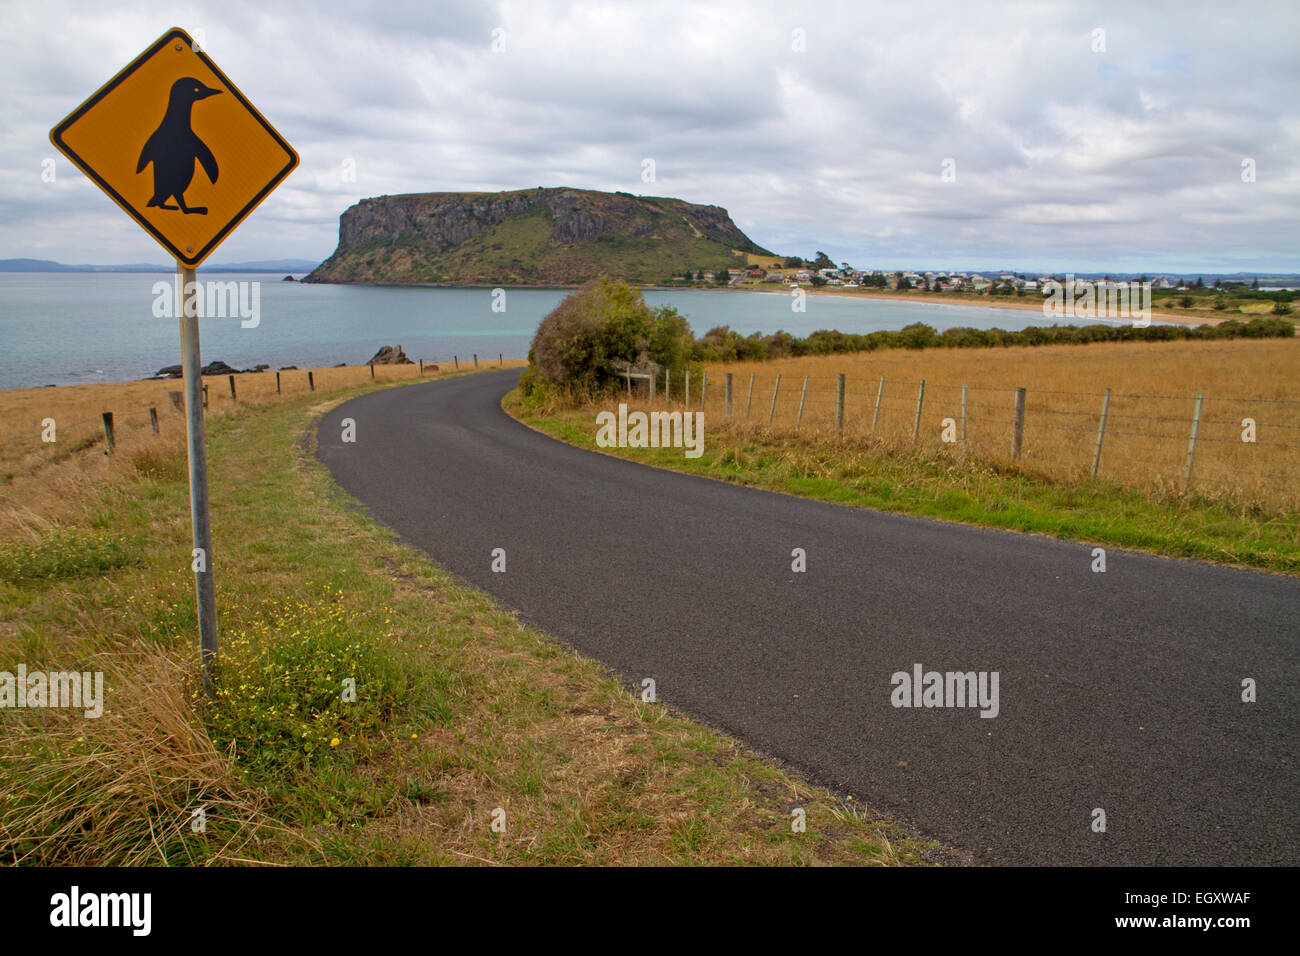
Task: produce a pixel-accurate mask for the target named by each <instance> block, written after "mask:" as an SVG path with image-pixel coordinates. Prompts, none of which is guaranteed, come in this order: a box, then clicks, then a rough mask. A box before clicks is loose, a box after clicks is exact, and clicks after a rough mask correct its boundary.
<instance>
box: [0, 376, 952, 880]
mask: <svg viewBox="0 0 1300 956" xmlns="http://www.w3.org/2000/svg"><path fill="white" fill-rule="evenodd" d="M377 387H388V386H377ZM369 390H371V389H370V388H368V387H361V388H353V389H349V390H347V391H345V392H342V393H340V394H339V395H337V396H335V397H331V398H328V399H323V397H322V396H321V395H319V394H315V395H311V394H309V395H303V396H299V397H296V398H291V399H287V400H285V401H284V402H283V403H282V404H276V405H267V406H260V407H258V406H253V407H249V408H247V409H241V410H238V411H232V412H231V413H230V414H228V415H224V416H221V417H220V418H215V419H212V420H210V421H209V462H210V477H211V491H212V507H213V539H214V560H215V565H214V567H215V576H216V584H217V597H218V613H219V617H220V627H221V640H222V658H221V661H220V664H219V668H218V673H217V681H218V688H219V691H218V696H217V698H216V700H215V701H214V702H212V703H210V704H209V703H205V702H204V701H203V700H202V699H201V697H200V696H199V695H198V694H197V693H196V687H195V677H196V675H195V666H194V665H195V663H196V658H197V653H196V649H195V647H194V645H195V644H196V630H197V629H196V621H195V613H194V602H193V590H192V588H193V583H192V575H191V573H190V541H189V515H188V497H187V488H186V484H185V477H184V468H183V467H182V466H183V461H184V447H183V444H182V443H181V442H180V440H179V436H178V437H177V439H175V440H173V441H171V442H170V443H169V444H167V445H165V446H163V447H161V448H159V449H156V450H155V451H154V452H153V453H152V454H151V455H149V456H147V457H142V458H140V460H139V461H138V462H137V463H136V466H135V468H134V470H133V473H129V474H123V475H117V476H115V477H114V478H113V479H112V480H111V481H108V482H105V483H104V484H103V485H102V486H100V487H97V488H95V489H94V491H93V493H87V495H86V496H85V500H84V501H78V502H77V503H76V504H75V505H70V508H72V510H70V511H69V513H68V514H66V515H64V516H62V518H61V520H60V521H59V523H58V525H57V527H56V528H55V529H53V530H51V531H50V532H49V533H48V535H47V536H45V537H41V538H40V539H39V540H31V538H30V537H28V538H26V539H15V540H13V541H9V542H6V543H5V545H4V547H5V548H6V550H5V552H4V555H3V559H2V560H0V567H3V568H4V569H5V570H4V573H3V574H0V671H7V672H9V673H10V674H12V673H15V672H16V670H17V667H18V665H19V664H24V665H25V666H26V668H27V669H28V671H29V672H31V671H38V670H50V671H72V670H76V671H88V672H94V671H102V672H103V674H104V682H105V683H104V714H103V716H102V717H100V718H98V719H94V718H87V717H85V716H84V715H83V714H82V712H81V711H80V710H72V709H66V708H59V709H55V708H49V709H15V708H13V707H11V706H7V707H5V708H3V709H0V860H2V861H3V862H4V863H8V864H45V865H51V864H82V865H118V864H137V865H138V864H195V865H211V864H231V863H258V864H353V865H365V864H444V863H469V864H475V863H478V864H740V863H757V864H823V863H847V864H868V865H881V864H904V863H920V862H925V861H927V860H933V859H936V858H938V856H939V855H941V854H944V855H946V852H945V851H943V850H941V848H939V847H936V846H934V845H932V844H923V843H921V842H919V841H917V840H916V839H914V838H913V837H911V836H909V835H908V834H906V833H905V832H903V831H902V829H901V828H900V827H898V826H897V825H895V824H893V823H891V822H890V821H888V820H885V819H883V818H880V817H879V816H878V815H876V814H874V813H872V812H871V811H869V810H867V809H866V808H862V807H858V806H857V805H856V804H854V803H853V802H852V801H850V800H840V799H838V798H837V797H835V796H833V795H831V794H830V793H828V792H826V791H824V790H821V789H818V788H815V787H811V786H809V785H808V784H806V783H804V782H803V781H801V780H799V779H798V778H797V777H795V776H793V775H791V774H789V773H786V772H784V771H783V770H781V769H778V768H776V767H775V766H773V765H772V764H770V763H768V762H766V761H764V760H762V759H759V758H758V757H757V756H755V755H754V754H752V753H749V752H747V751H746V750H744V748H742V747H741V746H740V745H739V744H738V743H737V742H735V741H734V740H731V739H729V738H727V737H725V736H723V735H721V734H719V733H716V732H714V731H712V730H710V729H708V728H705V727H703V726H701V725H699V724H696V723H694V722H692V721H689V720H687V719H684V718H682V717H680V716H677V715H675V714H673V713H671V712H669V711H668V710H666V709H665V708H664V707H662V706H660V705H658V704H648V703H643V702H642V701H641V700H640V699H639V698H638V697H636V696H634V695H633V694H632V693H630V692H629V690H628V689H627V688H625V687H624V686H623V685H622V684H621V683H620V682H619V681H617V680H616V679H614V678H613V677H611V676H610V675H609V674H608V673H607V672H606V671H605V670H604V669H603V668H602V667H601V666H600V665H598V664H597V663H595V662H593V661H590V660H587V659H584V658H581V657H579V656H577V655H575V654H574V653H572V652H571V651H570V650H568V649H566V648H564V647H562V646H560V645H558V644H556V643H555V642H553V641H551V640H549V639H547V638H546V636H545V635H543V634H540V633H538V632H537V631H535V630H532V629H530V628H528V627H526V626H525V625H523V624H521V623H520V622H519V621H518V620H517V619H516V617H515V616H513V615H512V614H509V613H507V612H505V611H503V610H502V609H501V608H499V607H498V606H496V605H495V604H494V603H493V602H492V601H491V599H489V598H488V597H487V596H485V595H483V594H482V593H480V592H477V591H475V590H473V589H470V588H467V587H464V586H462V585H460V584H458V583H457V582H456V581H455V580H454V579H453V578H452V577H451V576H450V575H448V574H446V573H445V572H443V571H441V570H440V569H439V568H437V567H436V566H434V565H433V564H432V563H431V562H429V561H428V560H426V559H425V558H423V557H422V556H420V555H419V554H418V553H416V552H414V551H413V550H411V549H409V548H407V547H405V546H403V545H401V544H399V543H398V542H396V541H394V540H393V538H392V535H391V534H388V533H386V532H384V531H383V530H382V529H378V528H377V527H376V526H375V525H374V524H373V523H372V522H371V521H370V520H369V519H368V518H367V517H366V516H365V515H364V514H362V513H361V512H360V511H359V510H357V509H355V508H353V507H351V506H350V502H349V500H348V499H347V498H346V497H345V496H344V495H343V494H342V493H341V492H340V491H339V490H338V489H337V488H336V487H335V486H334V484H333V483H332V481H331V480H330V478H329V475H328V473H327V471H326V470H325V469H324V467H323V466H321V465H320V464H319V463H318V462H317V461H316V459H315V458H314V456H313V455H312V454H311V450H310V448H309V447H306V446H307V445H310V441H307V442H306V443H304V441H303V440H302V438H303V433H304V428H305V427H306V426H307V425H308V424H309V422H310V421H312V420H313V419H314V418H315V417H316V416H317V415H319V414H320V413H321V412H322V411H323V410H325V409H326V408H328V407H330V406H331V405H333V404H335V403H336V402H338V401H342V400H343V399H345V398H348V397H353V396H355V395H357V394H361V393H363V392H365V391H369ZM350 688H354V689H355V695H354V699H353V694H352V692H351V690H350ZM797 809H802V810H803V811H804V812H805V813H806V820H807V830H806V832H802V833H796V832H793V831H792V826H791V822H792V811H795V810H797ZM494 820H496V821H498V822H503V823H504V830H503V832H498V831H499V830H500V827H498V828H497V829H494V828H493V826H492V824H493V822H494Z"/></svg>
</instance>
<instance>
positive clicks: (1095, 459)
mask: <svg viewBox="0 0 1300 956" xmlns="http://www.w3.org/2000/svg"><path fill="white" fill-rule="evenodd" d="M1108 415H1110V389H1106V397H1105V398H1103V399H1102V400H1101V421H1100V422H1098V423H1097V447H1096V448H1094V449H1093V450H1092V477H1094V478H1096V477H1097V469H1098V468H1100V467H1101V443H1102V441H1103V440H1104V439H1105V438H1106V418H1107V416H1108Z"/></svg>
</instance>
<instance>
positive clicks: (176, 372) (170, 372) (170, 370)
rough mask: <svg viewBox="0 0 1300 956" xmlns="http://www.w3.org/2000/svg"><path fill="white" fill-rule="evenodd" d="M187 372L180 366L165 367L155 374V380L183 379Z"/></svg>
mask: <svg viewBox="0 0 1300 956" xmlns="http://www.w3.org/2000/svg"><path fill="white" fill-rule="evenodd" d="M184 375H185V370H184V369H183V368H181V367H180V366H179V365H164V366H163V367H162V368H160V369H159V370H158V371H157V372H156V373H155V374H154V378H183V377H184Z"/></svg>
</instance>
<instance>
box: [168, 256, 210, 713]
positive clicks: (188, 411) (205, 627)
mask: <svg viewBox="0 0 1300 956" xmlns="http://www.w3.org/2000/svg"><path fill="white" fill-rule="evenodd" d="M197 271H198V270H196V269H191V268H189V267H188V266H185V265H182V264H180V263H177V264H176V281H177V288H176V294H177V299H178V302H177V308H176V314H177V315H179V316H180V321H181V368H182V370H183V372H184V375H185V437H186V441H187V445H188V447H187V451H188V457H189V463H190V528H191V530H192V532H193V540H194V552H193V556H194V561H193V563H192V565H191V567H192V568H193V569H194V595H195V598H196V600H197V602H198V611H199V657H200V660H201V661H202V666H203V693H204V694H205V695H207V696H209V697H210V696H212V665H213V664H214V663H215V661H216V659H217V589H216V585H215V583H214V581H213V577H212V521H211V518H210V513H209V511H208V448H207V439H206V437H205V434H204V428H203V363H202V361H201V360H200V358H199V316H198V303H197V301H196V299H197V296H198V280H197V278H196V275H197Z"/></svg>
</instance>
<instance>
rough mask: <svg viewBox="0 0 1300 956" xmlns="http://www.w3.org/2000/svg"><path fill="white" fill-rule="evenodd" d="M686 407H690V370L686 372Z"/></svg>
mask: <svg viewBox="0 0 1300 956" xmlns="http://www.w3.org/2000/svg"><path fill="white" fill-rule="evenodd" d="M686 407H687V408H688V409H689V408H690V407H691V370H690V369H687V370H686Z"/></svg>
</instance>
